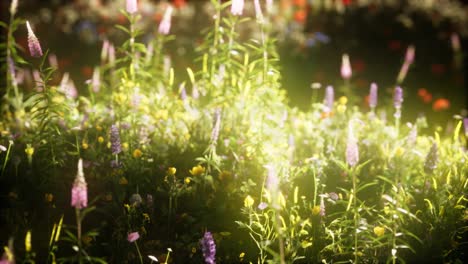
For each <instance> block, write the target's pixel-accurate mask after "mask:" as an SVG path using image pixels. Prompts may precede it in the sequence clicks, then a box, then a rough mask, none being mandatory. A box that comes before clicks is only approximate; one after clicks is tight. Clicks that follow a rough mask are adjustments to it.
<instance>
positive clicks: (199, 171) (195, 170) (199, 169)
mask: <svg viewBox="0 0 468 264" xmlns="http://www.w3.org/2000/svg"><path fill="white" fill-rule="evenodd" d="M189 172H190V174H192V175H193V176H197V175H201V174H203V173H205V167H203V166H201V165H197V166H195V167H193V168H192V169H191V170H190V171H189Z"/></svg>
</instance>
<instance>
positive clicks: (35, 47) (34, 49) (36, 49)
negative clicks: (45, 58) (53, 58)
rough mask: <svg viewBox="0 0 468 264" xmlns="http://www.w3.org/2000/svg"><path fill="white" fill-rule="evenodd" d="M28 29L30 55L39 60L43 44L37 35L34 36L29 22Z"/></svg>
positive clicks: (27, 23) (27, 22)
mask: <svg viewBox="0 0 468 264" xmlns="http://www.w3.org/2000/svg"><path fill="white" fill-rule="evenodd" d="M26 27H27V28H28V47H29V53H30V54H31V56H33V57H36V58H39V57H41V56H42V49H41V44H40V43H39V40H38V39H37V37H36V35H34V32H33V31H32V29H31V25H30V24H29V21H26Z"/></svg>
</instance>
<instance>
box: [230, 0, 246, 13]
mask: <svg viewBox="0 0 468 264" xmlns="http://www.w3.org/2000/svg"><path fill="white" fill-rule="evenodd" d="M243 10H244V0H233V1H232V5H231V13H232V14H233V15H235V16H242V12H243Z"/></svg>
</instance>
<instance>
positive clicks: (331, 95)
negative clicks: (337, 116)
mask: <svg viewBox="0 0 468 264" xmlns="http://www.w3.org/2000/svg"><path fill="white" fill-rule="evenodd" d="M334 100H335V92H334V90H333V86H331V85H329V86H327V88H326V90H325V112H327V113H329V112H331V110H332V109H333V102H334Z"/></svg>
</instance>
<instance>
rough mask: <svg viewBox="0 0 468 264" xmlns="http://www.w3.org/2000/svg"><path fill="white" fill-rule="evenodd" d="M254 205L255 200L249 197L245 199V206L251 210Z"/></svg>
mask: <svg viewBox="0 0 468 264" xmlns="http://www.w3.org/2000/svg"><path fill="white" fill-rule="evenodd" d="M253 204H254V199H253V198H252V196H250V195H247V197H245V199H244V206H245V207H248V208H251V207H252V206H253Z"/></svg>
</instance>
